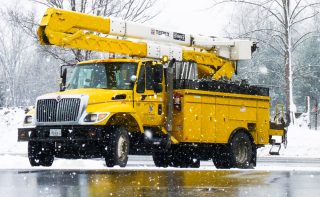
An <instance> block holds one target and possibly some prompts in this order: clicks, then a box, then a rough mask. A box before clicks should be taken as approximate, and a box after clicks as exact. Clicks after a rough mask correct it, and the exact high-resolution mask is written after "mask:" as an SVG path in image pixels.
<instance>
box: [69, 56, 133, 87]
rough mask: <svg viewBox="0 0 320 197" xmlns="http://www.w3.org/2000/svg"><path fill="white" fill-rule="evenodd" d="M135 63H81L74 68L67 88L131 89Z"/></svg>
mask: <svg viewBox="0 0 320 197" xmlns="http://www.w3.org/2000/svg"><path fill="white" fill-rule="evenodd" d="M137 67H138V64H137V63H132V62H107V63H95V64H93V63H91V64H82V65H79V66H77V67H76V68H75V70H74V72H73V75H72V77H71V79H70V81H69V83H68V85H67V90H72V89H80V88H102V89H117V90H131V89H132V88H133V86H132V85H131V76H132V75H136V72H137Z"/></svg>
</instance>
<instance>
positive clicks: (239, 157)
mask: <svg viewBox="0 0 320 197" xmlns="http://www.w3.org/2000/svg"><path fill="white" fill-rule="evenodd" d="M230 151H231V152H230V155H231V161H232V164H233V166H234V167H235V168H244V169H246V168H249V167H250V163H251V160H252V155H253V154H252V143H251V140H250V138H249V136H248V135H247V134H246V133H245V132H242V131H238V132H237V133H235V134H234V136H233V137H232V139H231V141H230Z"/></svg>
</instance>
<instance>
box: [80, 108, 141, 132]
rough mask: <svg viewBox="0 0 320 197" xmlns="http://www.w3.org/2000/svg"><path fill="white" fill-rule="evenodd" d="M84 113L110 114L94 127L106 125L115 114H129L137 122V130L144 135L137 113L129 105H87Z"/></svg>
mask: <svg viewBox="0 0 320 197" xmlns="http://www.w3.org/2000/svg"><path fill="white" fill-rule="evenodd" d="M86 111H87V112H88V113H96V112H110V113H111V114H110V116H109V117H108V118H107V119H106V120H104V121H102V122H100V123H98V124H96V125H105V124H107V122H108V120H109V119H110V118H111V117H112V116H113V115H114V114H117V113H127V114H130V115H131V116H132V117H133V118H134V119H135V120H136V122H137V124H138V125H139V129H140V131H141V133H144V129H143V126H142V124H141V120H140V118H139V116H138V115H137V111H136V110H135V109H134V108H133V107H132V106H130V105H123V104H116V105H108V104H107V103H101V104H95V105H88V106H87V109H86Z"/></svg>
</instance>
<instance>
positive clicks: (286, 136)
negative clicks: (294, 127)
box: [282, 129, 288, 148]
mask: <svg viewBox="0 0 320 197" xmlns="http://www.w3.org/2000/svg"><path fill="white" fill-rule="evenodd" d="M283 132H284V133H283V136H282V143H283V146H284V148H287V145H288V134H287V130H286V129H284V131H283Z"/></svg>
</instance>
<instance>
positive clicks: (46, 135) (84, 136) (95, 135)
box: [18, 125, 106, 142]
mask: <svg viewBox="0 0 320 197" xmlns="http://www.w3.org/2000/svg"><path fill="white" fill-rule="evenodd" d="M50 129H61V136H50ZM105 132H106V130H105V127H104V126H91V125H90V126H89V125H88V126H81V125H78V126H41V127H35V128H18V141H19V142H21V141H43V142H45V141H87V140H94V141H97V140H104V137H105V135H104V133H105Z"/></svg>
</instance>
